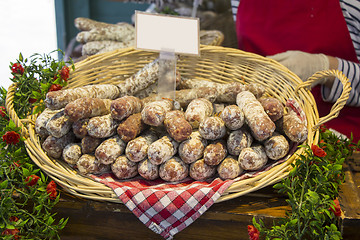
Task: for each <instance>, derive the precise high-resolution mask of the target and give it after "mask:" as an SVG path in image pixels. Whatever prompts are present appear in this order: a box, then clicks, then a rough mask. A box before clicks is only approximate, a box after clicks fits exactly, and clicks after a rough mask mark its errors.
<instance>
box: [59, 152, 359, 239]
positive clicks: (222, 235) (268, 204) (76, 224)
mask: <svg viewBox="0 0 360 240" xmlns="http://www.w3.org/2000/svg"><path fill="white" fill-rule="evenodd" d="M352 158H353V159H350V160H349V161H348V162H347V163H346V164H344V169H345V175H346V180H345V183H344V184H343V185H342V186H341V193H340V204H341V208H342V210H343V213H344V214H343V216H342V218H341V221H340V228H341V231H342V233H343V237H344V239H360V231H359V230H358V228H359V227H360V191H359V187H358V186H359V185H360V153H355V154H354V155H353V157H352ZM285 199H286V198H285V197H284V196H282V195H279V194H277V193H276V192H275V191H274V189H273V188H272V186H269V187H266V188H263V189H261V190H258V191H256V192H253V193H250V194H247V195H245V196H242V197H238V198H235V199H232V200H229V201H225V202H222V203H215V204H214V205H213V206H211V207H210V209H209V210H208V211H207V212H205V213H204V214H203V215H202V216H201V217H200V218H198V219H197V220H196V221H195V222H194V223H192V224H191V225H190V226H189V227H187V228H185V229H184V230H183V231H181V232H180V233H178V234H176V235H175V237H174V239H175V240H180V239H186V240H192V239H194V240H195V239H196V240H201V239H207V240H212V239H221V240H226V239H248V234H247V225H249V224H252V218H253V216H256V217H257V218H261V219H262V220H263V221H264V222H265V223H266V224H268V226H271V224H272V222H273V221H274V220H276V219H277V218H279V217H283V216H284V214H285V211H286V210H289V209H290V208H289V206H288V205H287V203H286V202H285ZM54 212H57V213H58V215H57V216H58V217H64V218H67V217H69V222H68V224H67V225H66V227H65V228H64V229H63V231H62V232H61V234H60V236H61V239H65V240H70V239H71V240H74V239H88V240H92V239H99V240H100V239H101V240H107V239H163V238H162V237H161V236H160V235H158V234H156V233H154V232H152V231H151V230H150V229H148V228H147V227H146V226H145V225H144V224H143V223H141V222H140V220H138V219H137V218H136V217H135V215H133V213H131V212H130V211H129V210H128V209H127V207H126V206H125V205H123V204H115V203H108V202H98V201H91V200H84V199H79V198H75V197H73V196H70V195H68V194H66V193H62V199H61V201H60V202H59V203H58V204H57V206H56V207H55V209H54Z"/></svg>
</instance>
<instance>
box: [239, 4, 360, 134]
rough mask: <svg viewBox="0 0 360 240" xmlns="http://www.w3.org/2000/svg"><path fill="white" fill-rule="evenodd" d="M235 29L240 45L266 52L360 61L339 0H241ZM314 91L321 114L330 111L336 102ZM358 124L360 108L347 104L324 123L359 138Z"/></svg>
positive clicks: (248, 49) (359, 122)
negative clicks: (298, 52) (288, 51)
mask: <svg viewBox="0 0 360 240" xmlns="http://www.w3.org/2000/svg"><path fill="white" fill-rule="evenodd" d="M236 32H237V37H238V42H239V49H242V50H245V51H248V52H253V53H256V54H260V55H263V56H267V55H273V54H277V53H280V52H285V51H287V50H300V51H304V52H308V53H324V54H326V55H330V56H334V57H339V58H342V59H346V60H350V61H353V62H356V63H358V62H359V61H358V59H357V57H356V53H355V49H354V46H353V43H352V40H351V38H350V34H349V31H348V29H347V26H346V22H345V19H344V17H343V14H342V10H341V7H340V2H339V0H324V1H318V0H271V1H264V0H241V2H240V4H239V7H238V12H237V18H236ZM312 93H313V95H314V98H315V100H316V103H317V106H318V111H319V115H320V117H322V116H325V115H327V114H329V113H330V109H331V107H332V106H333V103H327V102H324V101H323V100H322V98H321V94H320V87H315V88H314V89H313V90H312ZM359 124H360V108H358V107H348V106H346V107H344V108H343V109H342V110H341V111H340V114H339V116H338V117H337V118H335V119H333V120H331V121H329V122H327V123H326V124H325V125H326V126H327V127H328V128H333V129H335V130H337V131H339V132H341V133H343V134H345V135H347V136H348V137H350V134H351V132H352V133H353V135H354V141H358V140H359V137H360V128H359V127H358V125H359Z"/></svg>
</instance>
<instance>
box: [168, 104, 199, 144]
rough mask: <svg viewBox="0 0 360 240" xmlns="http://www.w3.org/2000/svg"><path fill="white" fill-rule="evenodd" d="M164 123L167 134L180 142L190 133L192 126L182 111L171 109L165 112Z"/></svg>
mask: <svg viewBox="0 0 360 240" xmlns="http://www.w3.org/2000/svg"><path fill="white" fill-rule="evenodd" d="M164 125H165V128H166V131H167V132H168V133H169V135H170V136H171V137H172V138H173V139H175V141H178V142H182V141H184V140H186V139H187V138H188V137H189V136H190V134H191V133H192V127H191V125H190V123H189V122H188V121H186V119H185V115H184V112H183V111H180V110H172V111H169V112H167V113H166V114H165V119H164Z"/></svg>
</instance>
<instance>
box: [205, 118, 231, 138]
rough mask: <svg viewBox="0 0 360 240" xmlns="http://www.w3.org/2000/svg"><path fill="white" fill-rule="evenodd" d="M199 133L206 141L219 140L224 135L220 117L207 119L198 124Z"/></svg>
mask: <svg viewBox="0 0 360 240" xmlns="http://www.w3.org/2000/svg"><path fill="white" fill-rule="evenodd" d="M199 133H200V134H201V136H202V137H203V138H205V139H207V140H216V139H221V138H223V137H224V136H225V134H226V127H225V123H224V121H223V120H222V119H221V118H220V117H217V116H212V117H208V118H206V119H205V120H204V121H202V122H201V123H200V125H199Z"/></svg>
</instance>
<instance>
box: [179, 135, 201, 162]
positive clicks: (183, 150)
mask: <svg viewBox="0 0 360 240" xmlns="http://www.w3.org/2000/svg"><path fill="white" fill-rule="evenodd" d="M206 146H207V140H206V139H204V138H202V137H201V135H200V133H199V132H198V131H195V132H192V133H191V135H190V138H189V139H187V140H185V141H183V142H181V143H180V145H179V156H180V158H181V159H182V160H183V161H184V162H185V163H187V164H189V163H192V162H195V161H196V160H198V159H200V158H202V156H203V155H204V150H205V147H206Z"/></svg>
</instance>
